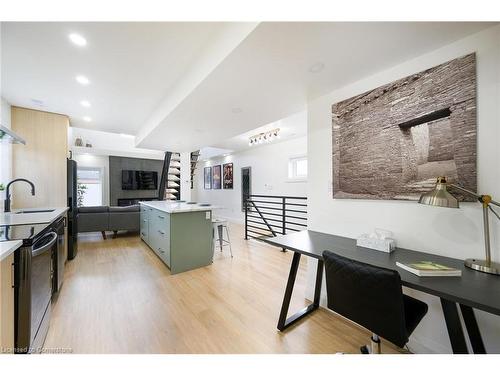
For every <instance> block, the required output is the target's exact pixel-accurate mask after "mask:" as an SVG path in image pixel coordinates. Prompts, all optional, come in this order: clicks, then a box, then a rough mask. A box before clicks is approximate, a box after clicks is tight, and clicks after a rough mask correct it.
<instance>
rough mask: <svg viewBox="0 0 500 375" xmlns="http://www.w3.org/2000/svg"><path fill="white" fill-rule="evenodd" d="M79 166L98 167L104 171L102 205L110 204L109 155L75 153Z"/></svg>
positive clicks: (74, 157) (74, 156)
mask: <svg viewBox="0 0 500 375" xmlns="http://www.w3.org/2000/svg"><path fill="white" fill-rule="evenodd" d="M73 159H74V160H75V161H76V163H77V166H78V167H97V168H101V170H102V172H103V183H102V205H103V206H108V205H109V157H108V156H98V155H73Z"/></svg>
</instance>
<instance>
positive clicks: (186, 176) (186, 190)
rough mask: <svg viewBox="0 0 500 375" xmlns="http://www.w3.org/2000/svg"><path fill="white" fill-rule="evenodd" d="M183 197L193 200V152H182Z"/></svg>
mask: <svg viewBox="0 0 500 375" xmlns="http://www.w3.org/2000/svg"><path fill="white" fill-rule="evenodd" d="M179 178H180V179H181V199H182V200H183V201H188V202H189V201H190V200H191V191H192V190H191V153H190V152H181V175H180V177H179Z"/></svg>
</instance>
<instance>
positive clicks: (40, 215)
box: [0, 207, 68, 225]
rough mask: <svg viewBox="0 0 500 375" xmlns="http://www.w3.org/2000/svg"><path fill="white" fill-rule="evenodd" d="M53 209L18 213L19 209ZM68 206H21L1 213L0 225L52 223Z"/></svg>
mask: <svg viewBox="0 0 500 375" xmlns="http://www.w3.org/2000/svg"><path fill="white" fill-rule="evenodd" d="M36 210H38V211H40V210H51V211H50V212H33V213H16V212H19V211H36ZM66 211H68V207H50V208H20V209H13V210H12V212H2V213H0V225H23V224H44V223H52V222H53V221H54V220H55V219H57V218H58V217H59V216H62V215H64V213H65V212H66Z"/></svg>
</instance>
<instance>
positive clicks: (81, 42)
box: [68, 33, 87, 47]
mask: <svg viewBox="0 0 500 375" xmlns="http://www.w3.org/2000/svg"><path fill="white" fill-rule="evenodd" d="M68 37H69V40H71V41H72V42H73V44H76V45H77V46H79V47H83V46H86V45H87V39H85V38H84V37H83V36H81V35H80V34H75V33H73V34H69V35H68Z"/></svg>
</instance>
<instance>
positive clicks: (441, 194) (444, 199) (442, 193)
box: [418, 177, 500, 275]
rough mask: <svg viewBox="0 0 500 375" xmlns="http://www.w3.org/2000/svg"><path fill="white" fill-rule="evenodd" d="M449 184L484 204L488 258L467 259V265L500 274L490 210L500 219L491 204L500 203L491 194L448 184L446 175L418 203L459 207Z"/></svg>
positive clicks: (499, 204)
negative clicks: (492, 241) (493, 256)
mask: <svg viewBox="0 0 500 375" xmlns="http://www.w3.org/2000/svg"><path fill="white" fill-rule="evenodd" d="M447 186H448V187H450V188H453V189H456V190H458V191H460V192H462V193H465V194H467V195H471V196H473V197H475V198H476V199H477V200H478V201H479V202H480V203H481V204H482V205H483V224H484V246H485V250H486V260H480V259H466V260H465V266H466V267H469V268H472V269H474V270H476V271H481V272H486V273H491V274H494V275H499V274H500V263H495V262H492V261H491V249H490V224H489V211H491V212H493V214H494V215H495V216H496V217H497V218H498V219H499V220H500V215H499V214H498V213H497V212H496V211H495V210H493V208H491V207H490V204H493V205H495V206H498V207H500V203H499V202H495V201H494V200H492V199H491V197H490V196H489V195H479V194H477V193H474V192H473V191H470V190H467V189H464V188H463V187H460V186H457V185H453V184H448V183H447V182H446V177H438V178H437V182H436V186H435V187H434V189H433V190H431V191H430V192H428V193H425V194H422V195H421V196H420V200H419V201H418V203H422V204H427V205H429V206H437V207H451V208H458V199H457V198H455V197H454V196H453V195H451V194H450V193H449V192H448V190H447V189H446V187H447Z"/></svg>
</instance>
